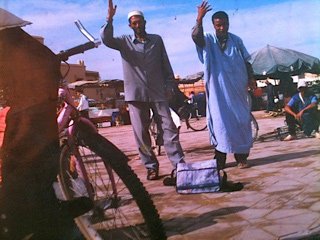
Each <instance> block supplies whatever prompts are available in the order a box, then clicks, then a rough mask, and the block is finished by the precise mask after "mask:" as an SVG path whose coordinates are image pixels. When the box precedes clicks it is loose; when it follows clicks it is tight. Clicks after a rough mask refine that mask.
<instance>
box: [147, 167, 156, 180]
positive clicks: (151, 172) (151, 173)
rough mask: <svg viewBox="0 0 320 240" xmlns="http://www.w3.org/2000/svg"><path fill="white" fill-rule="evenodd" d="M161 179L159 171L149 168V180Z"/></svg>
mask: <svg viewBox="0 0 320 240" xmlns="http://www.w3.org/2000/svg"><path fill="white" fill-rule="evenodd" d="M158 179H159V170H158V169H152V168H149V169H148V171H147V180H151V181H152V180H158Z"/></svg>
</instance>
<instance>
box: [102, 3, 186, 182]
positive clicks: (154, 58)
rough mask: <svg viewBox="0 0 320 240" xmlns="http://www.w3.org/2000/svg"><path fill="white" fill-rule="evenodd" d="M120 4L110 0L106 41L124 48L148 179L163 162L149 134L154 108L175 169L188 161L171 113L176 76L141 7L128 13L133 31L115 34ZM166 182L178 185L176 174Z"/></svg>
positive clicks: (126, 86) (133, 113)
mask: <svg viewBox="0 0 320 240" xmlns="http://www.w3.org/2000/svg"><path fill="white" fill-rule="evenodd" d="M116 9H117V6H116V5H115V6H113V1H112V0H109V8H108V16H107V23H106V24H105V25H104V26H103V27H102V29H101V38H102V41H103V43H104V44H105V45H106V46H107V47H109V48H112V49H115V50H118V51H120V54H121V57H122V62H123V71H124V91H125V100H126V102H127V103H128V106H129V113H130V119H131V123H132V127H133V132H134V136H135V140H136V145H137V147H138V151H139V155H140V158H141V160H142V162H143V164H144V166H145V167H146V169H147V179H148V180H156V179H158V178H159V162H158V160H157V158H156V156H155V154H154V152H153V150H152V147H151V137H150V134H149V125H150V121H151V120H150V109H151V110H152V112H153V114H154V115H155V117H157V118H158V119H159V122H160V123H161V127H162V129H163V131H164V133H163V140H164V148H165V150H166V153H167V156H168V158H169V160H170V161H171V163H172V166H173V169H175V168H176V165H177V163H179V162H184V154H183V151H182V147H181V145H180V141H179V134H178V130H177V128H176V126H175V124H174V122H173V120H172V117H171V115H170V109H169V104H168V95H171V94H172V91H173V86H174V84H175V77H174V74H173V70H172V67H171V64H170V62H169V58H168V55H167V52H166V49H165V46H164V43H163V41H162V38H161V37H160V36H159V35H156V34H149V33H147V32H146V20H145V18H144V14H143V13H142V12H141V11H131V12H129V14H128V21H129V27H130V28H131V29H132V30H133V33H134V34H133V35H122V36H121V37H114V36H113V17H114V15H115V13H116ZM164 184H165V185H175V177H174V176H173V177H171V178H167V179H164Z"/></svg>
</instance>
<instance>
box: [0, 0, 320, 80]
mask: <svg viewBox="0 0 320 240" xmlns="http://www.w3.org/2000/svg"><path fill="white" fill-rule="evenodd" d="M5 2H6V4H5V7H6V8H7V9H8V10H9V11H12V12H13V13H15V14H16V15H18V16H19V17H22V18H24V19H26V20H29V21H32V22H33V24H32V25H31V26H27V27H25V28H24V29H25V30H26V31H27V32H29V33H30V34H34V35H41V36H43V37H44V38H45V44H46V45H47V46H48V47H49V48H51V49H52V50H53V51H54V52H58V51H60V50H64V49H67V48H71V47H74V46H76V45H78V44H81V43H84V42H85V41H86V39H85V38H84V37H83V36H82V35H81V34H80V32H79V31H78V30H77V29H76V27H75V26H74V23H73V21H74V20H76V19H80V20H81V21H82V22H83V24H84V25H85V26H86V28H87V29H88V30H89V31H90V32H91V33H92V34H93V35H94V36H96V37H99V30H100V27H101V25H102V24H103V23H104V21H105V17H106V14H107V0H96V1H89V0H87V1H84V0H83V1H80V0H79V1H66V0H65V1H54V0H44V1H39V0H30V1H18V0H11V1H9V0H8V1H5ZM115 2H118V5H119V6H118V8H117V14H116V16H115V20H114V24H115V35H120V34H124V33H131V30H130V29H129V27H128V22H127V19H126V16H127V13H128V12H129V11H130V10H132V9H141V10H143V11H145V13H146V17H147V31H148V32H150V33H158V34H159V35H161V36H162V37H163V39H164V43H165V46H166V49H167V52H168V55H169V58H170V60H171V63H172V66H173V69H174V71H175V73H176V74H179V75H181V76H185V75H188V74H193V73H195V72H198V71H200V70H201V68H202V67H201V65H200V63H199V61H198V59H197V55H196V51H195V46H194V44H193V42H192V40H191V36H190V34H191V28H192V27H193V25H194V23H195V18H196V5H197V3H195V4H194V6H192V4H193V3H192V2H196V1H187V2H182V1H179V5H178V4H177V3H176V2H175V1H172V3H170V4H169V5H165V4H160V5H159V4H156V3H157V1H141V0H121V1H120V0H118V1H115ZM177 2H178V1H177ZM232 2H233V3H235V2H237V1H235V2H234V1H232ZM0 6H1V2H0ZM230 9H234V8H233V6H231V7H230ZM182 12H183V13H182ZM227 12H228V11H227ZM228 13H229V15H230V31H231V32H233V33H235V34H237V35H239V36H240V37H241V38H242V39H243V41H244V43H245V45H246V47H247V48H248V51H249V52H250V53H251V52H253V51H255V50H257V49H259V48H262V47H264V46H265V45H266V44H270V45H274V46H278V47H286V48H292V49H295V50H297V51H302V52H305V53H307V54H310V55H313V56H316V57H320V47H319V39H320V30H319V29H320V21H319V19H320V1H318V0H296V1H282V3H277V4H269V5H264V6H260V5H258V2H257V7H255V8H245V9H241V8H239V10H237V11H236V12H235V11H234V10H232V12H228ZM211 14H212V13H211V12H210V13H209V14H208V16H206V18H205V24H204V27H205V30H206V31H211V32H212V31H213V29H212V25H211V21H210V18H211ZM80 59H81V60H84V61H85V64H86V66H87V69H89V70H92V71H99V72H100V74H101V76H102V78H103V79H112V78H122V63H121V59H120V54H119V53H118V52H117V51H114V50H111V49H108V48H107V47H105V46H100V47H99V48H98V49H94V50H90V51H88V52H86V53H85V54H81V55H77V56H74V57H72V58H70V61H69V62H70V63H74V62H77V61H78V60H80Z"/></svg>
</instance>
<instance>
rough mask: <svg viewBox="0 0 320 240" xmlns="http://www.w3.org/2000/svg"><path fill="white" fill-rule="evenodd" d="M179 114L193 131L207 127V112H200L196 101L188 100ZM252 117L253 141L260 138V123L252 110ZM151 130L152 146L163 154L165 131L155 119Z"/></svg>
mask: <svg viewBox="0 0 320 240" xmlns="http://www.w3.org/2000/svg"><path fill="white" fill-rule="evenodd" d="M179 116H180V119H181V121H185V122H186V126H187V129H189V128H191V129H192V130H193V131H203V130H205V129H206V128H207V121H206V116H205V114H199V110H198V108H197V104H196V103H191V102H190V101H187V102H186V104H185V105H184V106H182V107H180V108H179ZM250 117H251V129H252V139H253V142H254V141H257V139H258V132H259V125H258V122H257V120H256V118H255V117H254V115H253V114H252V112H250ZM149 132H150V135H151V146H152V148H153V149H157V154H158V156H160V155H161V146H163V139H162V134H163V131H162V130H161V128H159V126H158V124H157V123H156V120H155V119H153V118H152V119H151V123H150V127H149Z"/></svg>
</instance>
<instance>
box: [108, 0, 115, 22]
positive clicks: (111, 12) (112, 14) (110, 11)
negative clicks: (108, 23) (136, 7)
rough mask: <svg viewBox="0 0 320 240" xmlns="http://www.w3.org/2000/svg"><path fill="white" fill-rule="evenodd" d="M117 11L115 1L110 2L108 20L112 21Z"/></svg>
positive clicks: (110, 0)
mask: <svg viewBox="0 0 320 240" xmlns="http://www.w3.org/2000/svg"><path fill="white" fill-rule="evenodd" d="M116 11H117V5H114V6H113V1H112V0H109V7H108V16H107V20H112V18H113V16H114V15H115V14H116Z"/></svg>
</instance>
